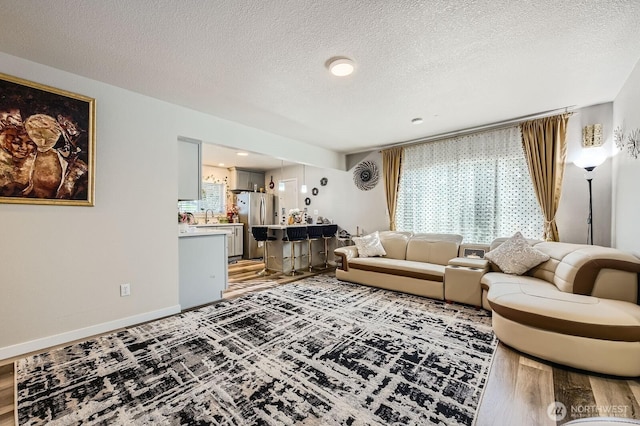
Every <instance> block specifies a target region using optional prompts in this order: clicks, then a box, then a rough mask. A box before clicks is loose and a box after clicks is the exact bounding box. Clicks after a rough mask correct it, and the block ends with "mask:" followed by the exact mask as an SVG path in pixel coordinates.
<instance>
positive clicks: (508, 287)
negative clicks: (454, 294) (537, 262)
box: [488, 283, 640, 342]
mask: <svg viewBox="0 0 640 426" xmlns="http://www.w3.org/2000/svg"><path fill="white" fill-rule="evenodd" d="M488 299H489V305H490V306H491V309H493V311H494V312H496V313H497V314H499V315H500V316H502V317H504V318H507V319H509V320H511V321H514V322H517V323H519V324H523V325H527V326H529V327H533V328H538V329H542V330H547V331H551V332H555V333H560V334H568V335H572V336H580V337H586V338H591V339H602V340H614V341H623V342H640V307H639V306H637V305H635V304H632V303H629V302H622V301H619V300H607V299H600V298H597V297H591V296H583V295H578V294H569V293H564V292H562V291H559V290H557V289H550V288H548V287H546V286H537V285H528V284H512V283H494V284H493V285H492V286H491V290H490V291H489V295H488Z"/></svg>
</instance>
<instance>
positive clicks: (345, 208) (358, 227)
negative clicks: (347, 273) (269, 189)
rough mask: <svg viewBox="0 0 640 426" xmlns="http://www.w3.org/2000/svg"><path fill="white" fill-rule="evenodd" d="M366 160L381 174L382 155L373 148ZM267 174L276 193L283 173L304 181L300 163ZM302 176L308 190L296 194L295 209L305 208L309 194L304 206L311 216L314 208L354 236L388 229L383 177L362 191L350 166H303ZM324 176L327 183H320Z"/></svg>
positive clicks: (300, 182) (288, 176)
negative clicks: (272, 182)
mask: <svg viewBox="0 0 640 426" xmlns="http://www.w3.org/2000/svg"><path fill="white" fill-rule="evenodd" d="M365 160H371V161H375V162H376V164H377V165H378V168H379V169H380V172H381V173H382V154H380V153H379V152H378V151H376V152H374V153H372V154H369V155H368V156H367V157H366V158H365ZM266 175H267V176H271V175H273V179H274V181H275V182H276V192H277V182H278V180H279V179H280V177H281V176H284V179H289V178H297V179H298V183H299V184H300V185H302V182H303V170H302V166H301V165H299V166H289V167H285V168H284V170H283V173H281V172H280V169H274V170H270V171H267V172H266ZM305 175H306V183H307V187H308V189H309V192H308V193H307V194H306V195H305V194H301V193H299V194H298V208H300V209H304V207H306V206H305V204H304V199H305V198H306V197H309V198H310V199H311V205H309V206H308V207H307V208H308V213H309V214H310V215H313V214H314V210H317V211H318V215H320V216H323V217H325V218H327V219H330V220H332V221H333V222H334V223H337V224H338V225H339V226H340V228H343V229H346V230H347V231H348V232H349V233H350V234H352V235H356V232H358V231H359V232H360V233H361V234H362V233H370V232H373V231H377V230H386V229H389V215H388V212H387V205H386V200H385V195H384V183H383V178H382V176H380V180H379V182H378V184H377V185H376V186H375V188H373V189H371V190H369V191H361V190H360V189H358V188H357V187H356V185H355V183H354V181H353V169H351V170H347V171H341V170H335V169H324V168H317V167H312V166H306V171H305ZM323 177H326V178H327V180H328V183H327V185H326V186H322V185H320V180H321V179H322V178H323ZM314 187H315V188H318V195H316V196H313V195H312V193H311V191H312V189H313V188H314Z"/></svg>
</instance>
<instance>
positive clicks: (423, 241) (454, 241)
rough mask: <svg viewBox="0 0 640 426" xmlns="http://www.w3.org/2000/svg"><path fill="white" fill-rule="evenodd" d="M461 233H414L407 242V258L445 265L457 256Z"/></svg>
mask: <svg viewBox="0 0 640 426" xmlns="http://www.w3.org/2000/svg"><path fill="white" fill-rule="evenodd" d="M460 243H462V235H456V234H414V235H413V236H412V237H411V238H410V239H409V242H408V243H407V255H406V259H407V260H412V261H416V262H425V263H435V264H438V265H446V264H447V263H448V262H449V261H450V260H451V259H453V258H455V257H458V248H459V247H460Z"/></svg>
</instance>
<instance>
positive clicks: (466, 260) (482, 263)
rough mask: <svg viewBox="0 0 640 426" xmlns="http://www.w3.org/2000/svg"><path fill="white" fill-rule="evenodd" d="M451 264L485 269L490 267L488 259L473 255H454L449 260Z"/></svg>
mask: <svg viewBox="0 0 640 426" xmlns="http://www.w3.org/2000/svg"><path fill="white" fill-rule="evenodd" d="M449 266H463V267H465V268H470V269H485V268H488V267H489V261H488V260H487V259H476V258H473V257H454V258H453V259H451V260H450V261H449Z"/></svg>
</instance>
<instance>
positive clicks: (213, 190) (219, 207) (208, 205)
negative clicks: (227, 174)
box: [178, 181, 226, 214]
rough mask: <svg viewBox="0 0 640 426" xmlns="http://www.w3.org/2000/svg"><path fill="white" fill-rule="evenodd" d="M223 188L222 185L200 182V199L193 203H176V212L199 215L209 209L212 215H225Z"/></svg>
mask: <svg viewBox="0 0 640 426" xmlns="http://www.w3.org/2000/svg"><path fill="white" fill-rule="evenodd" d="M224 202H225V188H224V184H223V183H213V182H205V181H203V182H202V198H201V199H200V200H194V201H180V202H178V210H180V211H181V212H183V213H200V212H204V211H206V210H209V209H211V210H212V211H213V213H215V214H220V213H225V212H226V210H225V205H224Z"/></svg>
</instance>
